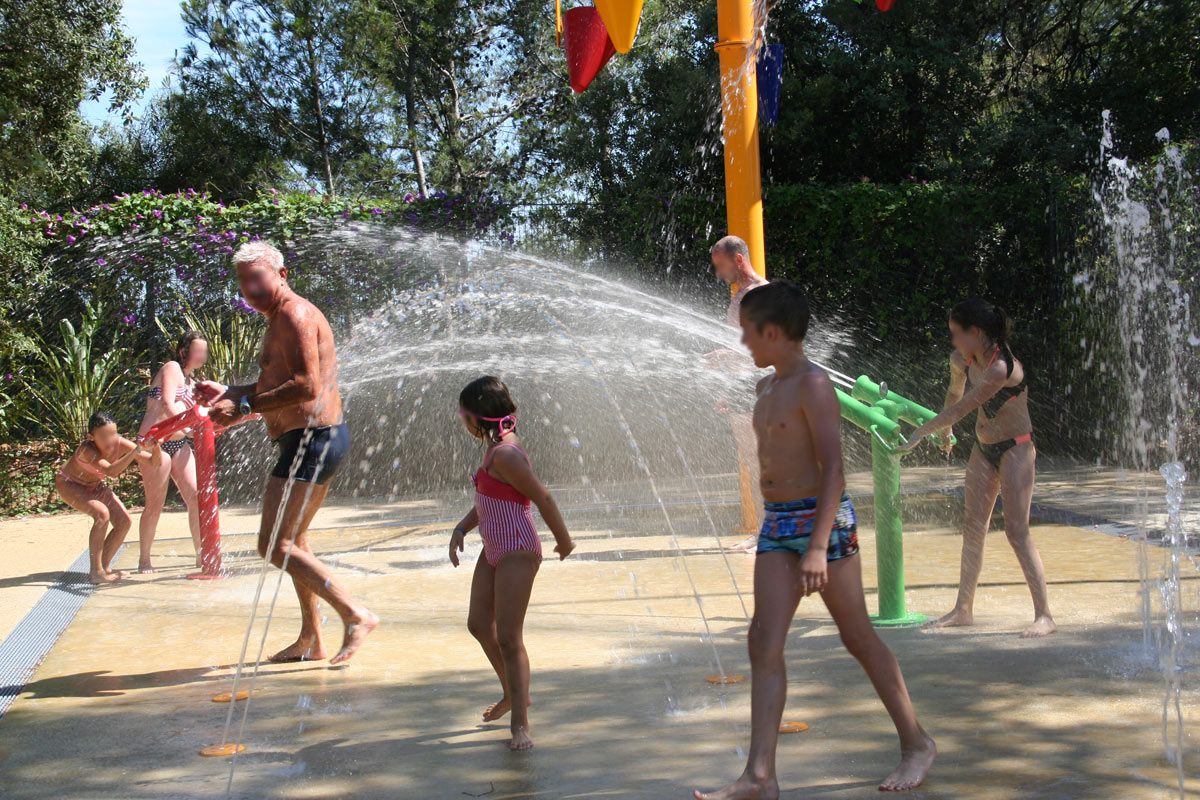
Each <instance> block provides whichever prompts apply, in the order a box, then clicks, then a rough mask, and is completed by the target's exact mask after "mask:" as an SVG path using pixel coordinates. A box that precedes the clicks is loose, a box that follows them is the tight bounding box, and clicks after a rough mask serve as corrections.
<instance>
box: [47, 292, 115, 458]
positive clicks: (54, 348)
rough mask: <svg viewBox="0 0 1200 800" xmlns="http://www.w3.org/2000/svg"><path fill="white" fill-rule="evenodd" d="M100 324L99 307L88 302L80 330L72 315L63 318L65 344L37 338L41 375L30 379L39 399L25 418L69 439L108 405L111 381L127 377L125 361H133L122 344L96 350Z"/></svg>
mask: <svg viewBox="0 0 1200 800" xmlns="http://www.w3.org/2000/svg"><path fill="white" fill-rule="evenodd" d="M99 328H100V307H99V306H96V307H93V306H92V305H91V304H87V305H85V306H84V314H83V319H81V320H80V323H79V330H78V331H76V330H75V326H74V325H72V324H71V322H70V320H65V319H64V320H59V323H58V329H59V332H60V333H61V334H62V344H60V345H51V344H49V343H47V342H46V341H45V340H44V339H40V338H39V339H38V345H39V347H38V353H37V361H39V362H40V364H39V368H38V370H37V376H38V377H37V378H36V379H34V380H33V381H31V382H30V384H29V393H30V395H32V397H33V399H34V401H35V402H34V403H33V404H32V405H31V407H30V408H29V409H28V411H27V412H26V418H27V419H29V420H30V421H31V422H34V423H36V424H38V425H41V426H43V427H45V428H46V429H48V431H49V432H50V433H51V434H52V435H54V436H56V437H58V438H59V439H61V440H62V441H65V442H72V441H77V440H79V439H80V438H82V437H83V435H84V434H85V433H86V432H87V423H88V419H89V418H90V417H91V416H92V414H94V413H95V412H96V411H98V410H100V409H101V408H103V407H104V401H105V399H106V398H107V397H108V395H109V392H111V391H112V388H113V385H114V384H116V382H117V381H118V380H120V379H121V378H122V377H124V376H125V372H126V370H125V369H123V368H122V366H121V365H122V363H130V362H129V360H128V351H127V350H126V348H123V347H116V346H113V347H109V348H108V349H106V350H104V351H102V352H93V349H94V348H93V346H94V343H95V336H96V331H97V330H99Z"/></svg>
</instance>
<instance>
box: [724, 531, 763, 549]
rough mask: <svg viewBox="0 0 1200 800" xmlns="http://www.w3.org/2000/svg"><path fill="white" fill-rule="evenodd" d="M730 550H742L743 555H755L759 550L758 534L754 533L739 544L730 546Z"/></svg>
mask: <svg viewBox="0 0 1200 800" xmlns="http://www.w3.org/2000/svg"><path fill="white" fill-rule="evenodd" d="M729 549H730V550H741V551H742V552H743V553H753V552H754V551H755V550H757V549H758V534H757V533H752V534H750V535H749V536H747V537H746V538H745V539H742V540H741V541H740V542H738V543H737V544H731V545H729Z"/></svg>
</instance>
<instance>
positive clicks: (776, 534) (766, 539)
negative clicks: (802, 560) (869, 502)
mask: <svg viewBox="0 0 1200 800" xmlns="http://www.w3.org/2000/svg"><path fill="white" fill-rule="evenodd" d="M765 508H766V515H765V518H764V519H763V526H762V531H761V532H760V533H759V535H758V552H760V553H795V554H796V555H798V556H802V555H804V554H805V553H806V552H807V551H808V540H809V537H810V536H811V535H812V527H813V518H814V517H816V514H817V498H815V497H810V498H808V499H807V500H793V501H791V502H789V503H766V504H765ZM857 552H858V521H857V519H855V516H854V505H853V504H852V503H851V502H850V498H849V497H847V496H846V495H842V502H841V503H840V504H839V505H838V510H837V516H836V517H834V520H833V530H832V531H830V533H829V550H828V556H827V560H829V561H837V560H838V559H839V558H846V557H847V556H852V555H854V554H855V553H857Z"/></svg>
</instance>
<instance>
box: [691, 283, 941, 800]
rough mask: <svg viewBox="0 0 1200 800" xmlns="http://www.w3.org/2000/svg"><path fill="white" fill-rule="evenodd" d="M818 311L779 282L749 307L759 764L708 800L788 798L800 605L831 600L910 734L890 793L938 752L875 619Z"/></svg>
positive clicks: (753, 294) (754, 722)
mask: <svg viewBox="0 0 1200 800" xmlns="http://www.w3.org/2000/svg"><path fill="white" fill-rule="evenodd" d="M808 320H809V310H808V301H807V300H806V299H805V297H804V294H803V293H802V292H801V291H800V289H799V288H798V287H797V286H795V285H794V284H791V283H789V282H787V281H777V282H774V283H770V284H767V285H765V286H760V287H758V288H756V289H753V290H751V291H750V292H748V293H747V294H746V296H745V297H744V298H743V300H742V305H741V311H740V322H741V326H742V342H743V343H744V344H745V345H746V346H747V348H749V350H750V354H751V355H752V356H753V357H754V363H755V365H756V366H758V367H760V368H766V367H773V368H774V370H775V372H774V374H773V375H770V376H768V377H766V378H763V379H762V381H760V382H759V384H758V389H757V392H758V402H757V403H756V404H755V407H754V430H755V432H756V434H757V435H758V458H759V466H760V471H761V482H762V494H763V500H764V505H765V507H766V514H765V519H764V521H763V527H762V532H761V533H760V535H759V538H758V557H757V559H756V560H755V564H754V619H753V620H752V621H751V623H750V634H749V648H750V667H751V677H752V682H753V684H752V689H751V712H750V721H751V733H750V755H749V758H748V759H747V763H746V769H745V771H744V772H743V773H742V775H741V777H740V778H738V779H737V780H736V781H734V782H733V783H732V784H730V785H729V786H726V787H725V788H724V789H721V790H720V791H717V792H711V793H704V792H699V791H697V792H695V797H696V798H697V800H776V799H777V798H778V797H779V783H778V781H777V780H776V776H775V746H776V743H777V741H778V738H779V723H780V720H781V719H782V716H783V706H784V701H785V700H786V698H787V675H786V668H785V665H784V659H783V651H784V644H785V643H786V641H787V633H788V628H789V627H790V626H791V623H792V616H793V615H794V614H795V613H796V607H797V606H798V605H799V603H800V599H801V598H803V597H806V596H808V595H812V594H819V595H821V599H822V600H823V601H824V602H825V606H826V608H828V609H829V613H830V615H831V616H832V617H833V620H834V622H835V623H837V627H838V633H839V634H840V635H841V638H842V643H843V644H844V645H845V646H846V649H847V650H848V651H849V652H850V654H851V655H852V656H854V657H855V658H856V659H858V662H859V663H860V664H862V667H863V669H864V670H865V671H866V673H867V676H868V677H869V678H870V679H871V683H872V684H873V685H874V687H875V691H876V692H877V693H878V694H879V699H880V700H882V701H883V704H884V706H885V707H886V708H887V711H888V714H890V715H891V717H892V721H893V722H894V723H895V725H896V732H897V733H898V734H899V736H900V764H899V765H898V766H897V767H896V769H895V770H893V771H892V773H891V774H890V775H888V776H887V778H885V779H884V781H883V782H882V783H881V784H880V785H879V788H880V789H883V790H885V791H904V790H907V789H913V788H916V787H917V786H920V785H921V782H922V781H923V780H924V779H925V775H926V773H928V772H929V768H930V766H931V765H932V764H933V759H934V757H935V756H936V755H937V748H936V747H935V746H934V742H933V739H931V738H930V737H929V735H928V734H926V733H925V731H924V729H922V728H921V726H920V724H918V722H917V717H916V712H915V711H914V710H913V707H912V701H911V700H909V697H908V690H907V689H906V688H905V686H904V676H903V675H901V674H900V665H899V664H898V663H897V662H896V657H895V656H894V655H892V652H891V651H890V650H889V649H888V648H887V645H885V644H884V643H883V641H882V640H881V639H880V638H879V636H878V635H877V634H876V633H875V629H874V628H873V627H872V626H871V622H870V620H869V619H868V618H867V606H866V601H865V600H864V598H863V589H862V565H861V563H860V561H859V557H858V539H857V535H856V533H857V526H856V522H855V517H854V507H853V505H851V503H850V498H849V497H847V496H846V495H845V493H844V489H845V477H844V475H843V472H842V445H841V439H840V436H839V432H838V420H839V417H840V412H839V408H838V400H837V396H836V394H835V393H834V390H833V384H832V383H830V381H829V378H828V377H827V376H826V375H825V373H824V372H823V371H822V370H821V369H820V368H819V367H817V366H816V365H814V364H813V363H812V362H811V361H809V360H808V358H807V357H806V356H805V354H804V337H805V335H806V334H807V333H808Z"/></svg>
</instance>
